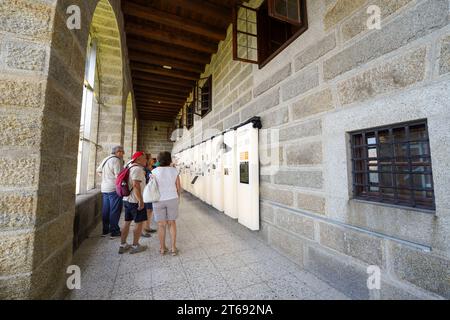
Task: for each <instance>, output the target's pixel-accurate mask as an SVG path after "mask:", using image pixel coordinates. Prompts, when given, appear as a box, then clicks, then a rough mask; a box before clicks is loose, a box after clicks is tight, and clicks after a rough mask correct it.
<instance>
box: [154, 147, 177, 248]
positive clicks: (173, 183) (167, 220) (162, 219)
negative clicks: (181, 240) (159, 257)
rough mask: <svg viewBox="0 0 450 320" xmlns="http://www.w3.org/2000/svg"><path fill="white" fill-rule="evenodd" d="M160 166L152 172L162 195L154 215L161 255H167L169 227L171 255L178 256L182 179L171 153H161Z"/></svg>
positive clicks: (155, 205)
mask: <svg viewBox="0 0 450 320" xmlns="http://www.w3.org/2000/svg"><path fill="white" fill-rule="evenodd" d="M158 161H159V163H160V166H159V167H157V168H156V169H154V170H153V171H152V177H153V178H155V179H156V182H157V184H158V189H159V193H160V195H161V197H160V199H159V201H158V202H154V203H153V214H154V217H155V221H156V222H157V223H158V236H159V242H160V246H161V247H160V253H161V254H165V253H166V252H167V251H168V250H167V247H166V225H169V232H170V236H171V240H172V248H171V254H172V255H173V256H175V255H177V254H178V249H177V246H176V238H177V226H176V221H175V220H176V219H177V218H178V205H179V197H180V191H181V184H180V177H179V176H178V170H177V169H176V168H174V167H172V166H171V163H172V155H171V154H170V152H161V153H160V154H159V155H158Z"/></svg>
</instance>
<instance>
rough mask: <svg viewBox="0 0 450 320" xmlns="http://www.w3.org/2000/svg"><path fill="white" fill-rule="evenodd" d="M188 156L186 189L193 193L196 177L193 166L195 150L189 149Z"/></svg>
mask: <svg viewBox="0 0 450 320" xmlns="http://www.w3.org/2000/svg"><path fill="white" fill-rule="evenodd" d="M185 152H186V157H187V162H186V163H187V172H186V178H187V179H186V190H187V191H188V192H190V193H193V190H192V189H193V188H192V184H191V182H192V179H194V174H193V168H194V150H193V149H192V148H191V149H188V150H186V151H185Z"/></svg>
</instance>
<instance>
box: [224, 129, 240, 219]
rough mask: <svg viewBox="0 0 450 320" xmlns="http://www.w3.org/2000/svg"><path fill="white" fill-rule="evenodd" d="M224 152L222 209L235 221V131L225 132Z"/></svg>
mask: <svg viewBox="0 0 450 320" xmlns="http://www.w3.org/2000/svg"><path fill="white" fill-rule="evenodd" d="M223 139H224V144H225V150H224V154H223V189H224V190H226V192H224V194H223V208H224V212H225V214H226V215H227V216H229V217H231V218H233V219H237V218H238V210H237V187H236V186H237V184H238V178H237V159H236V154H237V153H236V131H234V130H232V131H228V132H225V134H224V136H223Z"/></svg>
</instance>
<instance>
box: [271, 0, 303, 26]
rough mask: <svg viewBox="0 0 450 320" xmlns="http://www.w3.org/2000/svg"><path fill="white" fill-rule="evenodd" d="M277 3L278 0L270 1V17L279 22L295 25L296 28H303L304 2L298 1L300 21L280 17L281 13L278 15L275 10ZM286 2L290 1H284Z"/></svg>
mask: <svg viewBox="0 0 450 320" xmlns="http://www.w3.org/2000/svg"><path fill="white" fill-rule="evenodd" d="M275 1H277V0H268V7H269V15H270V16H271V17H273V18H275V19H278V20H281V21H284V22H287V23H290V24H293V25H296V26H301V25H302V24H303V12H302V11H303V8H302V0H296V1H297V3H298V6H299V18H300V21H298V20H293V19H290V18H289V17H287V16H283V15H280V14H279V13H277V12H276V10H275ZM284 1H285V2H287V1H288V0H284ZM305 6H306V4H305Z"/></svg>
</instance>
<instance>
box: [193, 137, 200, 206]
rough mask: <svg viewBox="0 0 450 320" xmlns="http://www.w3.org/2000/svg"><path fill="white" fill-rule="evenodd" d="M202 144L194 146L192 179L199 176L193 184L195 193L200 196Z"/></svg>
mask: <svg viewBox="0 0 450 320" xmlns="http://www.w3.org/2000/svg"><path fill="white" fill-rule="evenodd" d="M200 160H201V159H200V145H197V146H195V147H194V176H193V177H192V179H195V177H197V180H196V182H195V183H194V184H193V188H192V191H193V194H194V195H195V196H196V197H197V198H200V187H199V185H200V181H199V180H200V174H201V168H200Z"/></svg>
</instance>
